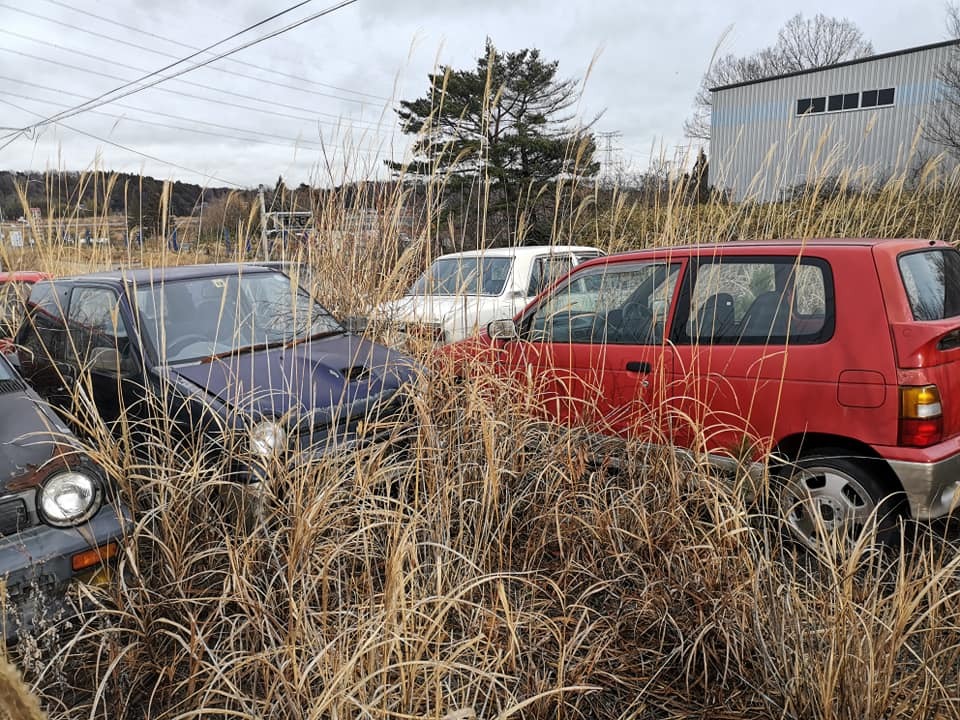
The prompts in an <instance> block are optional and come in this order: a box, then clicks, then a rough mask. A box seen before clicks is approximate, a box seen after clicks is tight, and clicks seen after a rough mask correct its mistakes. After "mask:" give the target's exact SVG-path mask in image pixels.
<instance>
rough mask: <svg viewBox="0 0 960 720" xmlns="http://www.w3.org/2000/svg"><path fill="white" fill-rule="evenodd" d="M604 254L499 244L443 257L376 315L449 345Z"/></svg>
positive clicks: (570, 247)
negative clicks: (500, 245) (577, 267)
mask: <svg viewBox="0 0 960 720" xmlns="http://www.w3.org/2000/svg"><path fill="white" fill-rule="evenodd" d="M601 255H603V252H602V251H600V250H598V249H597V248H594V247H587V246H580V245H546V246H538V247H511V248H493V249H488V250H473V251H469V252H461V253H452V254H450V255H443V256H441V257H438V258H437V259H436V260H434V261H433V264H431V265H430V267H429V268H427V270H426V272H425V273H423V275H421V276H420V277H419V279H418V280H417V281H416V282H415V283H414V284H413V285H412V286H411V287H410V289H409V290H407V292H406V294H405V295H404V296H403V297H402V298H400V299H399V300H392V301H390V302H386V303H383V304H382V305H380V306H379V307H378V308H377V309H376V310H375V311H374V318H375V319H377V320H379V321H381V322H387V323H388V324H389V325H391V326H393V327H394V328H396V329H398V330H400V331H401V332H403V333H404V334H407V335H417V336H420V337H424V336H426V337H428V338H431V339H433V340H435V341H437V342H441V343H449V342H455V341H457V340H462V339H463V338H466V337H469V336H471V335H473V334H475V333H476V332H477V331H478V330H479V329H480V328H482V327H484V326H485V325H486V324H487V323H488V322H490V321H491V320H495V319H497V318H503V317H513V316H514V315H516V314H517V313H518V312H520V310H522V309H523V308H524V307H525V306H526V305H527V303H528V302H530V301H531V300H532V299H533V298H535V297H536V296H537V295H539V294H540V292H541V291H542V290H544V289H545V288H547V287H549V286H550V285H551V284H553V282H554V281H556V280H557V279H559V278H560V277H562V276H564V275H566V274H567V273H568V272H569V271H570V270H571V269H572V268H573V267H574V266H576V265H579V264H580V263H583V262H586V261H587V260H590V259H591V258H595V257H599V256H601Z"/></svg>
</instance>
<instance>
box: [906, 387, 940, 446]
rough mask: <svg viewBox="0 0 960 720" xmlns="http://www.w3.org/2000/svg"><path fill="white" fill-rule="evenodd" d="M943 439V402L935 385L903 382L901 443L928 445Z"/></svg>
mask: <svg viewBox="0 0 960 720" xmlns="http://www.w3.org/2000/svg"><path fill="white" fill-rule="evenodd" d="M942 439H943V406H942V405H941V404H940V391H939V390H937V386H936V385H901V386H900V431H899V437H898V442H897V444H898V445H902V446H905V447H929V446H930V445H934V444H936V443H938V442H940V441H941V440H942Z"/></svg>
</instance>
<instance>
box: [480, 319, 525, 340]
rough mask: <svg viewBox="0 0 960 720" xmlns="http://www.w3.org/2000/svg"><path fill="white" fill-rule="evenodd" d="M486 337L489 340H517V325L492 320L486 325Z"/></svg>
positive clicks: (518, 336)
mask: <svg viewBox="0 0 960 720" xmlns="http://www.w3.org/2000/svg"><path fill="white" fill-rule="evenodd" d="M487 335H488V336H489V337H490V339H491V340H517V339H519V338H520V335H519V334H518V333H517V325H516V323H514V322H513V320H509V319H508V320H493V321H492V322H489V323H487Z"/></svg>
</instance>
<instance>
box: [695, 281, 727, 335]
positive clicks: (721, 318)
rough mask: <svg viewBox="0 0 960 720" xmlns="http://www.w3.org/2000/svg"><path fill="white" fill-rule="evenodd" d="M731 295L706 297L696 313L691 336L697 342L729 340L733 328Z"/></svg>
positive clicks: (717, 294) (719, 294) (721, 293)
mask: <svg viewBox="0 0 960 720" xmlns="http://www.w3.org/2000/svg"><path fill="white" fill-rule="evenodd" d="M734 321H735V318H734V313H733V295H731V294H730V293H726V292H720V293H715V294H714V295H711V296H710V297H708V298H707V299H706V300H705V301H704V303H703V305H701V306H700V309H699V310H698V311H697V319H696V323H695V324H694V326H693V331H692V332H691V335H692V336H693V337H694V338H696V339H698V340H710V339H722V338H729V337H730V336H731V331H732V330H733V326H734Z"/></svg>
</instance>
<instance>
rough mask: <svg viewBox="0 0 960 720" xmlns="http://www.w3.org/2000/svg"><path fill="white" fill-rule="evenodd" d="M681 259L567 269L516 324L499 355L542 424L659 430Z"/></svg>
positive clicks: (621, 432)
mask: <svg viewBox="0 0 960 720" xmlns="http://www.w3.org/2000/svg"><path fill="white" fill-rule="evenodd" d="M681 269H682V263H681V262H676V261H674V262H670V261H667V260H655V259H653V260H649V261H643V260H641V261H637V260H633V261H627V262H611V263H607V264H604V265H596V266H593V267H590V268H586V269H585V270H584V271H582V272H575V273H573V274H572V275H571V276H570V277H569V278H568V279H567V281H565V282H564V283H562V284H561V285H559V286H558V287H557V288H555V289H554V290H553V291H552V292H551V293H550V294H548V295H547V296H545V297H544V298H543V299H542V301H541V302H540V303H538V304H537V305H536V306H534V307H533V308H531V309H530V311H529V312H528V313H527V314H526V315H525V317H524V318H522V319H521V321H520V326H519V339H518V340H517V341H514V342H510V343H507V345H506V346H505V347H504V353H503V355H502V357H503V362H505V363H507V364H508V365H509V366H510V367H509V371H510V372H512V373H513V374H514V376H515V377H517V378H518V379H520V380H522V381H524V382H525V383H526V384H527V386H528V387H530V388H531V389H532V391H533V392H534V393H535V398H534V399H535V400H536V401H537V405H538V406H539V407H540V408H541V409H542V411H543V412H544V413H545V414H546V415H547V416H548V417H550V418H552V419H554V420H556V421H558V422H560V423H563V424H569V425H585V426H587V427H589V428H591V429H592V430H594V431H596V432H600V433H604V434H616V435H623V436H627V435H634V434H637V433H650V432H654V433H655V434H659V432H660V424H661V420H660V413H659V406H660V402H661V399H662V397H663V392H664V388H665V383H666V381H667V380H668V379H669V375H670V372H671V368H672V364H673V359H672V349H671V348H670V346H669V344H667V343H665V342H664V339H665V338H666V337H667V333H668V332H669V323H670V318H671V315H672V313H671V309H672V307H673V304H674V302H675V296H676V286H677V279H678V277H679V276H680V272H681Z"/></svg>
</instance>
